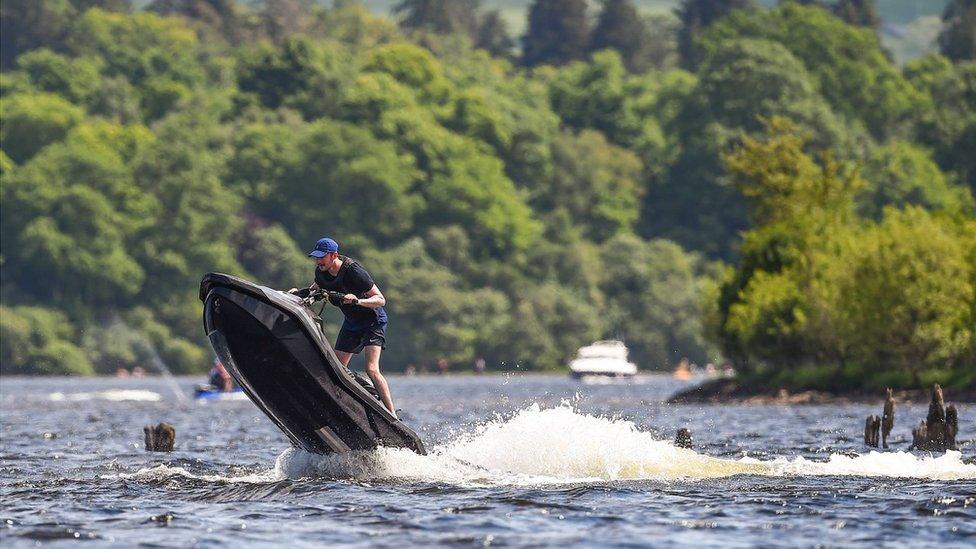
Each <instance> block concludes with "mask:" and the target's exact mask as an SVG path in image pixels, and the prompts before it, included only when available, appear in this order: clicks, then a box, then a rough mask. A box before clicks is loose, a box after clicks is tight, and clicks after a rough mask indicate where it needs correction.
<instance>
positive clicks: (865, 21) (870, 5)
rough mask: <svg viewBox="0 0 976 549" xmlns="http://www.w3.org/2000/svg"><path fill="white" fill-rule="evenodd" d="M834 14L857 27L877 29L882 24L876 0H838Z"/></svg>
mask: <svg viewBox="0 0 976 549" xmlns="http://www.w3.org/2000/svg"><path fill="white" fill-rule="evenodd" d="M834 15H836V16H837V17H839V18H840V19H841V20H842V21H844V22H845V23H847V24H848V25H854V26H857V27H868V28H872V29H876V28H878V25H880V24H881V19H880V18H879V17H878V10H877V9H876V7H875V5H874V0H838V2H837V3H836V4H834Z"/></svg>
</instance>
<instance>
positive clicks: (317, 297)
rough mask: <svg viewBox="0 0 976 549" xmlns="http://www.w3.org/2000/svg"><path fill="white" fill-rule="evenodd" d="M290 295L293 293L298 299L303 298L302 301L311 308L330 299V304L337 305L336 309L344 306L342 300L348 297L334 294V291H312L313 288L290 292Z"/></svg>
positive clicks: (338, 293)
mask: <svg viewBox="0 0 976 549" xmlns="http://www.w3.org/2000/svg"><path fill="white" fill-rule="evenodd" d="M290 293H293V294H295V295H297V296H298V297H300V298H302V301H304V302H305V304H306V305H309V306H311V305H312V304H313V303H317V302H319V301H322V300H323V299H328V300H329V303H331V304H333V305H335V306H336V307H338V306H339V305H342V298H343V297H345V295H346V294H344V293H342V292H333V291H332V290H322V289H312V288H302V289H300V290H297V291H294V292H290Z"/></svg>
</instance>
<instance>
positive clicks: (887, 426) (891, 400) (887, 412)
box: [881, 387, 895, 448]
mask: <svg viewBox="0 0 976 549" xmlns="http://www.w3.org/2000/svg"><path fill="white" fill-rule="evenodd" d="M894 426H895V397H894V396H892V394H891V387H889V388H888V394H887V396H886V397H885V404H884V412H883V413H882V415H881V446H882V447H884V448H887V447H888V435H890V434H891V429H892V427H894Z"/></svg>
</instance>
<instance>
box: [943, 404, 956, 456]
mask: <svg viewBox="0 0 976 549" xmlns="http://www.w3.org/2000/svg"><path fill="white" fill-rule="evenodd" d="M945 415H946V449H948V450H956V449H957V448H956V435H958V434H959V412H957V411H956V407H955V405H953V404H950V405H948V406H946V411H945Z"/></svg>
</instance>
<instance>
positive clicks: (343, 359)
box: [335, 350, 352, 366]
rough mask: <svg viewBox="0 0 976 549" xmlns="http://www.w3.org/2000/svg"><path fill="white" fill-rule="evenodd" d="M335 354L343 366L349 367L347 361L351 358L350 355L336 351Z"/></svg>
mask: <svg viewBox="0 0 976 549" xmlns="http://www.w3.org/2000/svg"><path fill="white" fill-rule="evenodd" d="M335 354H336V358H338V359H339V362H341V363H342V365H343V366H349V359H351V358H352V353H347V352H345V351H339V350H336V352H335Z"/></svg>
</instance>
